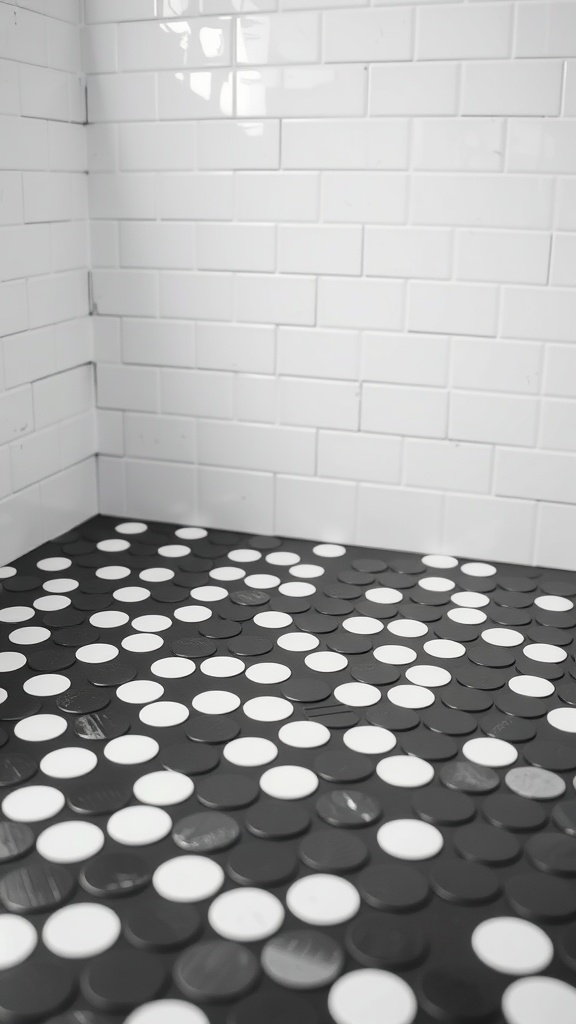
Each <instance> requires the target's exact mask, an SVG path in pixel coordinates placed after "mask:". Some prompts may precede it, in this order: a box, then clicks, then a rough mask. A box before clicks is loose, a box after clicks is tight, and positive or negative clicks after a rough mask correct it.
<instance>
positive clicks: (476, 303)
mask: <svg viewBox="0 0 576 1024" xmlns="http://www.w3.org/2000/svg"><path fill="white" fill-rule="evenodd" d="M497 313H498V290H497V288H496V287H494V286H492V285H480V284H478V285H466V284H455V283H453V282H449V283H446V284H440V283H438V284H436V283H432V282H430V283H429V282H427V281H410V282H409V283H408V330H409V331H424V332H432V333H438V334H479V335H493V334H496V326H497Z"/></svg>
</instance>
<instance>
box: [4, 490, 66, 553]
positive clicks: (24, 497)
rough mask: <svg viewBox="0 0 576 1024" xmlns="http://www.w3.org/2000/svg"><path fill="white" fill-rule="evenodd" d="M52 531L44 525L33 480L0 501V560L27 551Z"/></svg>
mask: <svg viewBox="0 0 576 1024" xmlns="http://www.w3.org/2000/svg"><path fill="white" fill-rule="evenodd" d="M53 535H54V534H53V533H52V531H51V527H49V526H47V525H46V522H45V519H44V516H43V509H42V506H41V504H40V488H39V487H38V485H37V484H34V485H33V486H32V487H27V488H26V489H25V490H23V491H19V492H18V494H15V495H11V496H10V497H8V498H6V499H5V500H4V501H1V502H0V561H1V562H2V563H3V564H5V563H6V562H10V561H11V560H13V559H14V558H18V557H19V556H20V555H24V554H26V553H27V552H28V551H31V550H32V549H33V548H34V547H35V546H36V545H37V544H41V543H42V542H43V541H45V540H49V539H50V537H52V536H53Z"/></svg>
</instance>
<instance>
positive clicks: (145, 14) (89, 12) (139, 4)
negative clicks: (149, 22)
mask: <svg viewBox="0 0 576 1024" xmlns="http://www.w3.org/2000/svg"><path fill="white" fill-rule="evenodd" d="M84 4H85V8H86V10H85V14H86V21H87V23H88V24H89V25H90V24H93V23H94V22H101V21H141V20H142V19H143V18H154V17H156V15H158V17H166V18H168V17H170V3H169V0H168V3H164V2H162V4H159V3H158V0H84ZM190 6H191V4H190V3H189V0H184V4H183V5H182V4H179V7H180V8H181V12H184V13H186V12H188V10H189V7H190ZM172 13H175V12H172Z"/></svg>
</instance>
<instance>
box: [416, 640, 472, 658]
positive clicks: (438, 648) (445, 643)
mask: <svg viewBox="0 0 576 1024" xmlns="http://www.w3.org/2000/svg"><path fill="white" fill-rule="evenodd" d="M424 650H425V652H426V654H429V655H430V656H431V657H432V658H462V657H463V656H464V655H465V654H466V648H465V647H464V645H463V644H459V643H457V642H456V641H455V640H427V641H426V642H425V644H424Z"/></svg>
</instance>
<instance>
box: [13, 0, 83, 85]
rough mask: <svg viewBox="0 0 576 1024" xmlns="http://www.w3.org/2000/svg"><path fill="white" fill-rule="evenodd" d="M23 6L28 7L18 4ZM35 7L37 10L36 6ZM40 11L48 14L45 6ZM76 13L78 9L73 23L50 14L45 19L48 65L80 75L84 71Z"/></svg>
mask: <svg viewBox="0 0 576 1024" xmlns="http://www.w3.org/2000/svg"><path fill="white" fill-rule="evenodd" d="M24 6H26V7H28V6H30V5H29V4H20V7H24ZM78 6H79V5H77V8H78ZM35 9H36V10H37V11H38V7H36V8H35ZM40 13H42V14H49V12H48V11H47V10H46V8H45V7H44V9H43V10H42V11H41V12H40ZM78 15H79V11H78V10H77V17H76V18H75V19H74V21H75V24H73V25H71V24H66V22H62V21H59V20H56V18H55V17H53V16H52V15H51V14H50V15H49V19H48V20H47V21H46V35H47V44H48V65H49V67H51V68H59V69H60V70H61V71H69V72H71V73H72V74H76V75H80V74H82V72H83V71H84V68H83V65H82V51H81V47H80V32H79V28H78V20H79V18H78Z"/></svg>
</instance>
